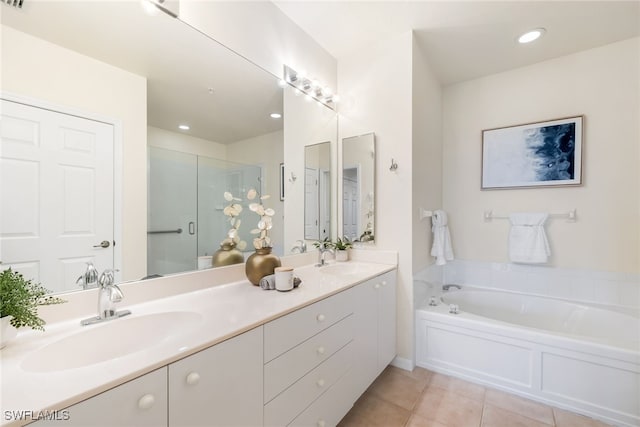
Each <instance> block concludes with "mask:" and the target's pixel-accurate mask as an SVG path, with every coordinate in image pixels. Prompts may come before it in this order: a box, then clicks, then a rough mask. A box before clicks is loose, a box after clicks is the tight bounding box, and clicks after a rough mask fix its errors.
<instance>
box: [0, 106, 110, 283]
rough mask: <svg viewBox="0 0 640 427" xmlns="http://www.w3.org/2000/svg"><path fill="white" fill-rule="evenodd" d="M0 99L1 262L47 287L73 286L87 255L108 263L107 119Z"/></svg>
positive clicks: (101, 263) (100, 265) (103, 264)
mask: <svg viewBox="0 0 640 427" xmlns="http://www.w3.org/2000/svg"><path fill="white" fill-rule="evenodd" d="M0 105H1V108H0V109H1V111H2V115H1V117H2V119H1V120H0V134H1V140H0V153H1V155H0V197H1V199H2V203H1V204H0V258H1V259H2V262H3V266H4V267H5V268H6V267H13V269H14V270H18V271H20V272H21V273H23V274H24V275H25V276H26V277H28V278H32V279H35V280H36V281H38V282H42V283H43V284H44V285H45V286H46V287H47V288H49V289H50V290H51V291H54V292H60V291H65V290H66V291H68V290H70V289H76V288H77V285H76V284H75V282H76V279H77V278H78V277H79V276H80V275H81V274H82V273H83V272H84V271H85V269H86V265H85V263H86V262H87V261H92V262H93V264H94V265H95V266H96V268H97V269H98V270H100V271H102V270H104V269H106V268H114V265H113V261H114V259H113V245H114V242H113V223H114V210H113V207H114V199H113V197H114V189H113V174H114V171H113V162H114V158H113V143H114V141H113V138H114V134H113V126H112V125H109V124H105V123H101V122H97V121H94V120H89V119H85V118H81V117H76V116H71V115H68V114H62V113H58V112H55V111H51V110H45V109H42V108H37V107H33V106H30V105H24V104H20V103H16V102H11V101H6V100H2V103H1V104H0ZM102 242H105V243H104V245H101V243H102Z"/></svg>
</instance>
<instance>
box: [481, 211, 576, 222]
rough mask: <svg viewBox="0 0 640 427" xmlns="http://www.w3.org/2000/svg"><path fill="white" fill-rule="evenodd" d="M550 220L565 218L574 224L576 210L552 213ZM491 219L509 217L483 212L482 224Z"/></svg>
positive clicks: (507, 216)
mask: <svg viewBox="0 0 640 427" xmlns="http://www.w3.org/2000/svg"><path fill="white" fill-rule="evenodd" d="M549 217H551V218H566V219H567V222H576V210H575V209H571V210H570V211H569V212H565V213H552V214H549ZM492 219H509V215H498V214H494V213H493V211H492V210H486V211H484V222H490V221H491V220H492Z"/></svg>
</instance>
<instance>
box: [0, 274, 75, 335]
mask: <svg viewBox="0 0 640 427" xmlns="http://www.w3.org/2000/svg"><path fill="white" fill-rule="evenodd" d="M48 293H49V291H48V290H47V289H46V288H45V287H44V286H42V285H41V284H40V283H34V282H33V280H27V279H25V278H24V277H23V276H22V274H20V273H18V272H16V271H13V270H11V268H9V269H7V270H3V271H2V272H1V273H0V317H7V316H13V318H12V319H11V321H10V323H11V325H12V326H14V327H16V328H20V327H22V326H28V327H30V328H32V329H36V330H39V331H43V330H44V323H45V322H44V320H42V319H41V318H40V317H38V306H40V305H51V304H60V303H63V302H66V301H64V300H62V299H60V298H57V297H52V296H51V295H47V294H48Z"/></svg>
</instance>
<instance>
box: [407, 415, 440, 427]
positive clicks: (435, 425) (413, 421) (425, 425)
mask: <svg viewBox="0 0 640 427" xmlns="http://www.w3.org/2000/svg"><path fill="white" fill-rule="evenodd" d="M407 427H448V426H447V425H446V424H441V423H439V422H437V421H435V420H429V419H427V418H424V417H421V416H420V415H418V414H413V415H411V418H409V422H408V423H407Z"/></svg>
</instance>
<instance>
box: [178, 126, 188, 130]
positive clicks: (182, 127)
mask: <svg viewBox="0 0 640 427" xmlns="http://www.w3.org/2000/svg"><path fill="white" fill-rule="evenodd" d="M178 128H179V129H180V130H189V129H191V127H190V126H189V125H179V126H178Z"/></svg>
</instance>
